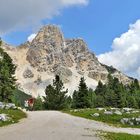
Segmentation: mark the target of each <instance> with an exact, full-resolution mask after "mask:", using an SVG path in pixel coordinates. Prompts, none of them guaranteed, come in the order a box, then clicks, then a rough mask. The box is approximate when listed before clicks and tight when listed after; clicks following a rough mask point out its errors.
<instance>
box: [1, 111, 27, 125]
mask: <svg viewBox="0 0 140 140" xmlns="http://www.w3.org/2000/svg"><path fill="white" fill-rule="evenodd" d="M0 114H6V115H7V116H8V117H9V118H10V119H9V120H8V121H0V127H2V126H5V125H10V124H13V123H18V122H19V120H20V119H23V118H26V117H27V115H26V113H24V112H22V111H21V110H17V109H16V110H14V109H7V110H6V109H0Z"/></svg>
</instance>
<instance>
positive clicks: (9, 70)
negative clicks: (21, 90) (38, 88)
mask: <svg viewBox="0 0 140 140" xmlns="http://www.w3.org/2000/svg"><path fill="white" fill-rule="evenodd" d="M1 43H2V41H0V45H1ZM15 70H16V66H15V65H14V64H13V62H12V59H11V58H10V56H9V55H8V54H7V53H6V52H4V50H3V49H2V48H1V47H0V101H2V102H11V96H12V93H13V91H14V89H15V81H16V79H15V77H14V74H15Z"/></svg>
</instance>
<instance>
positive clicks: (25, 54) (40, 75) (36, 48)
mask: <svg viewBox="0 0 140 140" xmlns="http://www.w3.org/2000/svg"><path fill="white" fill-rule="evenodd" d="M2 47H3V48H4V50H5V51H6V52H7V53H8V54H9V55H10V56H11V58H12V59H13V62H14V63H15V65H16V66H17V70H16V74H15V76H16V78H17V83H18V85H19V88H20V89H22V90H23V91H24V92H26V93H28V94H31V95H33V96H38V95H43V94H44V90H45V87H46V85H48V84H50V83H52V79H53V78H54V76H55V75H56V74H57V75H59V76H60V77H61V79H62V81H63V82H64V85H65V87H66V88H68V89H69V94H72V92H73V90H75V89H77V87H78V83H79V80H80V77H82V76H84V77H85V79H86V82H87V85H88V87H90V88H93V89H94V88H95V87H96V86H97V83H98V81H99V80H101V81H103V82H104V83H105V82H107V76H108V74H109V72H110V71H109V69H110V70H111V69H112V70H113V72H112V73H111V74H112V76H114V77H117V78H118V79H119V80H120V81H121V82H122V83H124V84H129V83H130V82H131V81H132V80H133V79H131V78H129V77H128V76H126V75H124V74H123V73H121V72H120V71H118V70H117V69H114V68H111V67H109V66H106V65H104V64H101V63H100V62H99V61H98V59H97V57H96V56H95V54H94V53H93V52H90V51H89V49H88V46H87V44H86V42H85V41H84V40H83V39H81V38H77V39H65V38H64V35H63V33H62V31H61V30H60V29H59V27H58V26H55V25H47V26H44V27H43V28H41V29H40V30H39V32H38V33H37V35H36V37H35V38H34V39H33V40H32V41H31V42H26V43H24V44H22V45H20V46H18V47H16V48H14V47H12V46H10V45H8V44H6V43H3V45H2Z"/></svg>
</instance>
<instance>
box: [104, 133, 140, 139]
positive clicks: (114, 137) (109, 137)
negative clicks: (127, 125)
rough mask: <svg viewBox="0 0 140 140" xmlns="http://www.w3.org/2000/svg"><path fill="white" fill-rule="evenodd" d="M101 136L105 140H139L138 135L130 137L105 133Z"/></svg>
mask: <svg viewBox="0 0 140 140" xmlns="http://www.w3.org/2000/svg"><path fill="white" fill-rule="evenodd" d="M102 136H103V137H104V138H105V140H140V135H130V134H125V133H106V134H103V135H102Z"/></svg>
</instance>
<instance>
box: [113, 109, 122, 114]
mask: <svg viewBox="0 0 140 140" xmlns="http://www.w3.org/2000/svg"><path fill="white" fill-rule="evenodd" d="M114 114H116V115H122V112H120V111H119V110H116V111H115V112H114Z"/></svg>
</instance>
